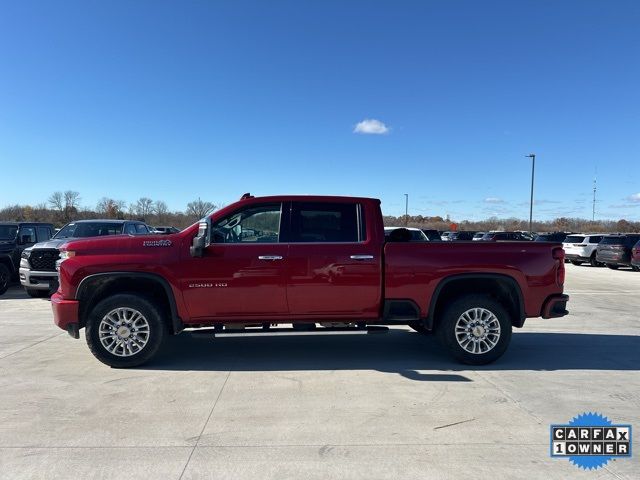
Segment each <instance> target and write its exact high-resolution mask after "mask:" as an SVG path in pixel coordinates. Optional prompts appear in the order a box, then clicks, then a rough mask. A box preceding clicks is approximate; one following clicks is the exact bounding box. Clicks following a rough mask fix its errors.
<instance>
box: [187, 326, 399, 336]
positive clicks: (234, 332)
mask: <svg viewBox="0 0 640 480" xmlns="http://www.w3.org/2000/svg"><path fill="white" fill-rule="evenodd" d="M388 331H389V327H380V326H368V327H319V328H315V329H313V330H298V329H295V328H263V329H260V328H245V329H242V328H238V329H224V330H216V329H215V328H195V329H193V330H189V329H186V330H183V332H184V333H188V334H189V335H192V336H194V337H210V338H215V337H217V336H221V335H224V336H238V337H239V336H252V337H253V336H258V335H276V336H277V335H292V334H293V335H310V334H315V333H324V332H342V333H387V332H388Z"/></svg>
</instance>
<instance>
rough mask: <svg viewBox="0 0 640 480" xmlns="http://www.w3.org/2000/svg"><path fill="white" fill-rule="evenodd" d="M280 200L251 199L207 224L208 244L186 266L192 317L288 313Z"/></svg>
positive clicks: (185, 285)
mask: <svg viewBox="0 0 640 480" xmlns="http://www.w3.org/2000/svg"><path fill="white" fill-rule="evenodd" d="M281 217H282V205H281V204H280V203H271V204H254V205H250V206H247V207H243V208H241V209H240V210H238V211H236V212H234V213H232V214H230V215H227V216H226V217H225V218H223V219H221V220H218V221H216V222H215V223H214V224H213V225H212V229H211V230H212V231H211V244H210V245H209V246H208V247H207V248H206V250H205V252H204V256H203V257H202V258H193V259H191V262H193V264H194V265H192V266H191V268H187V269H185V270H186V271H189V272H194V273H193V274H192V275H191V276H188V277H186V278H184V280H183V286H182V287H183V288H182V290H183V292H184V298H185V301H186V304H187V308H188V309H189V313H190V315H191V317H192V318H199V319H210V320H213V319H215V320H237V321H240V320H252V319H259V318H260V317H265V318H278V317H284V316H286V315H287V313H288V306H287V289H286V282H287V277H286V268H287V254H288V246H287V245H286V244H284V243H280V223H281Z"/></svg>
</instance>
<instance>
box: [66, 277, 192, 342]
mask: <svg viewBox="0 0 640 480" xmlns="http://www.w3.org/2000/svg"><path fill="white" fill-rule="evenodd" d="M102 277H110V278H144V279H147V280H151V281H153V282H157V283H159V284H160V285H161V286H162V288H163V289H164V292H165V294H166V295H167V299H168V301H169V309H170V313H171V326H172V329H173V333H174V334H177V333H179V332H180V331H182V329H183V328H184V324H183V323H182V319H181V318H180V316H179V315H178V307H177V305H176V299H175V296H174V294H173V290H172V288H171V285H169V282H168V281H167V280H166V279H165V278H164V277H162V276H161V275H158V274H155V273H145V272H126V271H118V272H102V273H94V274H92V275H87V276H86V277H84V278H83V279H82V280H81V281H80V284H79V285H78V288H77V289H76V294H75V298H76V300H81V298H82V296H83V295H84V293H85V290H86V289H87V288H88V286H89V284H90V283H91V281H92V280H96V279H98V278H102Z"/></svg>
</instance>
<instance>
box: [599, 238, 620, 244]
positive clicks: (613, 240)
mask: <svg viewBox="0 0 640 480" xmlns="http://www.w3.org/2000/svg"><path fill="white" fill-rule="evenodd" d="M600 243H601V244H602V245H622V244H623V243H624V237H604V238H603V239H602V241H601V242H600Z"/></svg>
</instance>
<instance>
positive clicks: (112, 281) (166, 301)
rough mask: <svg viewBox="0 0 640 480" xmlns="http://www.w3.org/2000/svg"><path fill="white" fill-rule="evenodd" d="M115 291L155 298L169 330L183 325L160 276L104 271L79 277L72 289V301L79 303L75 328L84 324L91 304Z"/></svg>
mask: <svg viewBox="0 0 640 480" xmlns="http://www.w3.org/2000/svg"><path fill="white" fill-rule="evenodd" d="M117 293H139V294H142V295H144V296H146V297H149V298H151V299H152V300H156V301H157V302H158V304H159V306H160V307H161V308H162V309H163V310H164V312H165V313H166V314H167V319H168V321H169V327H170V328H171V330H172V333H174V334H176V333H179V332H180V331H181V330H182V329H183V328H184V325H183V323H182V319H181V318H180V316H179V315H178V307H177V305H176V300H175V296H174V294H173V290H172V289H171V286H170V285H169V282H168V281H167V280H166V279H164V278H163V277H162V276H160V275H157V274H153V273H145V272H104V273H95V274H93V275H88V276H86V277H85V278H83V279H82V281H81V282H80V284H79V285H78V289H77V291H76V300H78V301H79V302H80V311H79V319H80V325H79V327H80V328H82V327H84V326H85V323H86V319H87V315H88V313H89V312H90V311H91V309H92V308H93V306H95V305H96V304H97V303H98V302H100V301H101V300H103V299H105V298H107V297H109V296H111V295H115V294H117Z"/></svg>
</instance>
